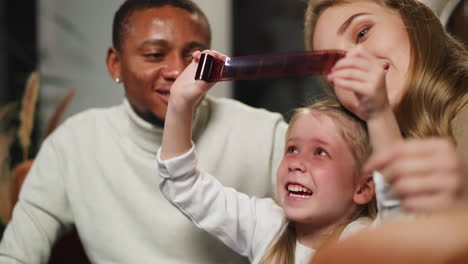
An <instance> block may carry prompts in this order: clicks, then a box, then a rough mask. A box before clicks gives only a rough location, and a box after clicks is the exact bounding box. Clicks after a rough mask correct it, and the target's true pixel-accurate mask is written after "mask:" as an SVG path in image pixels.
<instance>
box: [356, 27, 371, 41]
mask: <svg viewBox="0 0 468 264" xmlns="http://www.w3.org/2000/svg"><path fill="white" fill-rule="evenodd" d="M367 32H369V28H365V29H364V30H361V31H360V32H359V33H358V34H357V37H356V42H359V41H361V40H362V39H363V38H364V37H365V36H366V34H367Z"/></svg>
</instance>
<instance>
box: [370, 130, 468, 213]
mask: <svg viewBox="0 0 468 264" xmlns="http://www.w3.org/2000/svg"><path fill="white" fill-rule="evenodd" d="M464 169H465V168H464V167H463V163H462V159H461V157H460V156H459V154H458V153H457V151H456V149H455V145H454V144H453V143H452V141H451V140H449V139H446V138H430V139H411V140H405V141H399V142H397V143H396V144H393V145H388V146H387V149H386V150H385V151H379V152H376V153H374V154H373V155H372V156H371V157H370V158H369V160H368V161H367V163H366V165H365V166H364V171H367V172H370V171H374V170H377V171H380V172H381V173H382V174H383V175H384V177H385V179H386V180H387V182H389V183H390V184H391V185H392V190H393V191H394V193H395V194H396V195H397V196H398V197H399V198H400V199H401V205H402V208H403V209H404V210H406V211H411V212H430V211H437V210H440V209H445V208H447V207H449V206H450V205H452V204H454V203H455V201H456V200H458V199H459V198H460V196H461V195H460V194H461V190H462V186H463V185H462V179H463V178H464V177H463V175H464V173H466V171H464Z"/></svg>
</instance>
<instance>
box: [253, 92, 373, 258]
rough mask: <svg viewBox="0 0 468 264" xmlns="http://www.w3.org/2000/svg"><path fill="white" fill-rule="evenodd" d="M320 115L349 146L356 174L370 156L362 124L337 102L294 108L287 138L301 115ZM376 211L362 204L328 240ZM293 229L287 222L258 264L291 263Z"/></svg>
mask: <svg viewBox="0 0 468 264" xmlns="http://www.w3.org/2000/svg"><path fill="white" fill-rule="evenodd" d="M313 113H320V114H324V115H327V116H328V117H330V118H331V119H332V120H333V121H334V122H335V124H336V127H337V128H338V130H339V132H340V134H341V136H342V137H343V139H344V140H345V141H346V142H347V143H348V144H349V146H348V147H349V148H350V150H351V152H352V154H353V157H354V159H355V163H356V167H355V171H354V173H357V174H360V171H361V167H362V165H363V164H364V162H365V161H366V160H367V158H368V157H369V155H370V153H371V147H370V143H369V136H368V133H367V126H366V123H365V122H363V121H362V120H360V119H359V118H358V117H356V116H355V115H354V114H353V113H351V112H350V111H348V110H347V109H346V108H344V107H343V106H341V105H340V104H339V103H338V101H336V100H335V99H333V98H328V99H322V100H320V101H317V102H315V103H312V104H310V105H309V106H307V107H303V108H298V109H296V110H295V111H294V114H293V116H292V117H291V120H290V122H289V128H288V131H287V134H286V136H287V135H289V131H290V129H291V127H292V126H294V124H295V122H296V121H297V119H298V118H299V117H300V116H302V115H305V114H313ZM376 215H377V208H376V202H375V199H373V200H372V201H371V202H369V203H368V204H366V205H362V206H361V207H360V208H359V209H358V210H357V211H356V212H355V213H354V214H353V215H352V216H351V217H350V218H349V219H348V221H346V222H345V223H343V224H342V225H341V226H340V228H338V230H336V232H335V233H334V234H333V235H332V237H331V239H333V238H335V237H338V235H339V234H340V233H341V232H342V231H343V229H344V227H345V226H346V225H347V224H349V223H350V222H352V221H354V220H356V219H357V218H359V217H362V216H368V217H371V218H373V219H374V218H375V217H376ZM296 240H297V237H296V229H295V227H294V223H293V222H290V223H289V224H288V225H287V227H286V228H285V229H284V231H283V232H282V234H281V235H280V236H279V237H278V239H277V240H276V242H275V243H274V244H273V245H272V246H271V247H270V249H269V250H268V251H267V253H266V254H265V256H264V257H263V258H262V260H261V261H260V263H262V264H266V263H281V264H288V263H291V264H293V263H294V259H295V255H294V252H295V249H296Z"/></svg>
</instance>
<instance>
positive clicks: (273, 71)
mask: <svg viewBox="0 0 468 264" xmlns="http://www.w3.org/2000/svg"><path fill="white" fill-rule="evenodd" d="M344 56H345V52H344V51H340V50H323V51H305V52H293V53H279V54H269V55H258V56H243V57H230V58H226V59H225V60H220V59H216V58H215V57H213V56H211V55H209V54H206V53H203V54H202V55H201V57H200V62H199V64H198V68H197V72H196V75H195V80H205V81H208V82H220V81H234V80H256V79H266V78H281V77H292V76H305V75H313V74H321V73H326V72H329V71H330V70H331V68H332V67H333V65H335V63H336V62H337V61H338V60H339V59H341V58H343V57H344Z"/></svg>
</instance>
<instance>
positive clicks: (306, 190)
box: [277, 111, 357, 225]
mask: <svg viewBox="0 0 468 264" xmlns="http://www.w3.org/2000/svg"><path fill="white" fill-rule="evenodd" d="M355 165H356V164H355V159H354V157H353V154H352V152H351V149H350V147H349V145H348V143H347V142H346V141H345V140H344V139H343V137H342V136H341V134H340V132H339V130H338V129H337V127H336V125H335V122H334V121H333V120H332V119H331V118H330V117H329V116H328V115H326V114H323V113H320V112H317V111H313V112H310V113H307V114H301V116H299V117H298V119H297V120H296V122H295V123H294V124H293V125H292V127H291V128H290V131H289V134H288V136H287V138H286V147H285V153H284V157H283V160H282V161H281V164H280V166H279V168H278V172H277V188H278V190H277V191H278V196H279V200H280V203H281V205H282V206H283V209H284V212H285V214H286V216H287V218H288V219H290V220H292V221H294V222H298V223H314V224H316V225H328V224H329V223H334V222H336V221H339V220H340V219H343V217H346V216H348V215H349V214H351V213H352V212H353V211H354V210H355V203H354V201H353V193H354V191H355V186H356V185H357V184H356V182H357V177H356V176H355Z"/></svg>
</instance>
